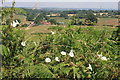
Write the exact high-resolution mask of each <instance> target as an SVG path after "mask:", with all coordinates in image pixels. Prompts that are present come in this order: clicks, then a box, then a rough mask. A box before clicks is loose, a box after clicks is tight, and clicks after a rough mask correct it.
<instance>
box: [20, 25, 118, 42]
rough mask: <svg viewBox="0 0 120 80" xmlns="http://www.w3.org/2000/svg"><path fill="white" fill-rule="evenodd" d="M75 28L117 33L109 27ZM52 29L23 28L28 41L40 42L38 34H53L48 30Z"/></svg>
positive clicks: (43, 26)
mask: <svg viewBox="0 0 120 80" xmlns="http://www.w3.org/2000/svg"><path fill="white" fill-rule="evenodd" d="M63 26H64V25H61V27H63ZM74 26H75V27H82V28H85V27H94V28H95V29H96V30H106V31H108V32H111V33H112V31H115V30H116V29H117V28H115V27H107V26H76V25H74ZM50 27H52V25H40V26H35V27H29V28H21V29H22V30H25V34H26V40H32V41H36V42H37V41H39V38H40V37H39V35H37V34H41V33H43V36H44V33H51V30H48V28H50Z"/></svg>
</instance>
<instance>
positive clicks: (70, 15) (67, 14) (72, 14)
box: [67, 14, 76, 16]
mask: <svg viewBox="0 0 120 80" xmlns="http://www.w3.org/2000/svg"><path fill="white" fill-rule="evenodd" d="M67 15H68V16H76V14H67Z"/></svg>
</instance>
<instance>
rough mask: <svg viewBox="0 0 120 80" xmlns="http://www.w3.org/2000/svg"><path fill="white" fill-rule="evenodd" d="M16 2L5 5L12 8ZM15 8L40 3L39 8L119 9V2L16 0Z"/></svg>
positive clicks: (6, 1) (10, 0)
mask: <svg viewBox="0 0 120 80" xmlns="http://www.w3.org/2000/svg"><path fill="white" fill-rule="evenodd" d="M12 1H14V0H5V3H4V5H3V7H4V6H7V7H10V6H11V3H12ZM15 2H16V4H15V7H34V5H35V4H36V3H37V2H38V4H37V8H99V9H118V2H119V0H15Z"/></svg>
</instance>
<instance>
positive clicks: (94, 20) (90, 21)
mask: <svg viewBox="0 0 120 80" xmlns="http://www.w3.org/2000/svg"><path fill="white" fill-rule="evenodd" d="M85 22H86V23H87V24H91V25H95V23H97V17H96V16H95V15H93V14H88V15H87V16H86V20H85Z"/></svg>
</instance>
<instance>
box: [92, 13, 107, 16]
mask: <svg viewBox="0 0 120 80" xmlns="http://www.w3.org/2000/svg"><path fill="white" fill-rule="evenodd" d="M93 15H95V16H96V15H100V16H104V15H108V13H93Z"/></svg>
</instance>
